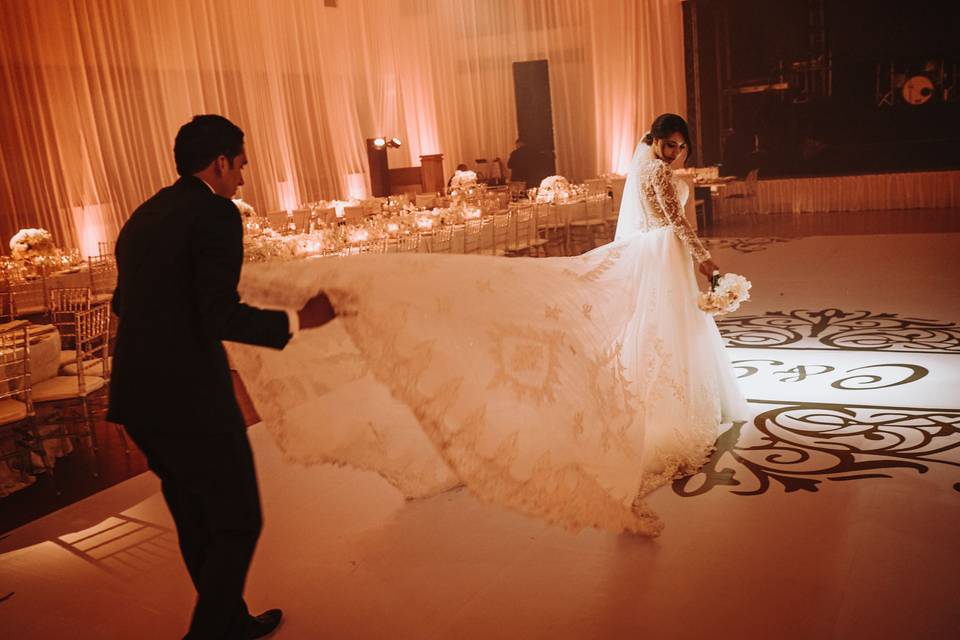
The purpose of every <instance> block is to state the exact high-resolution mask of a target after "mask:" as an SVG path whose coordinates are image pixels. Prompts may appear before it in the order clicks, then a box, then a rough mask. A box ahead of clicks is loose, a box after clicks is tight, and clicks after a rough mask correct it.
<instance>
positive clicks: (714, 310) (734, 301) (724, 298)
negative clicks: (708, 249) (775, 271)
mask: <svg viewBox="0 0 960 640" xmlns="http://www.w3.org/2000/svg"><path fill="white" fill-rule="evenodd" d="M752 286H753V285H752V284H751V283H750V281H749V280H747V279H746V278H744V277H743V276H741V275H739V274H736V273H727V274H724V275H723V276H722V277H721V276H720V273H719V272H714V274H713V278H712V281H711V284H710V290H709V291H705V292H703V293H701V294H700V299H699V300H698V302H697V304H698V306H699V307H700V310H701V311H703V312H705V313H709V314H710V315H712V316H719V315H723V314H725V313H730V312H732V311H736V310H737V309H739V308H740V304H741V303H743V302H745V301H747V300H749V299H750V287H752Z"/></svg>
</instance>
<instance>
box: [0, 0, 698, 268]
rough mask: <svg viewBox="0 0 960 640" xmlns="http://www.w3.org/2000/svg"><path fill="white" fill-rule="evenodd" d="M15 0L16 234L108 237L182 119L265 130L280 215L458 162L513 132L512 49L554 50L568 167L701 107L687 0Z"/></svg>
mask: <svg viewBox="0 0 960 640" xmlns="http://www.w3.org/2000/svg"><path fill="white" fill-rule="evenodd" d="M337 5H338V6H337V7H325V6H324V3H323V2H319V1H317V0H167V1H165V2H162V3H161V2H141V1H140V0H0V8H2V11H0V33H2V34H3V37H2V38H0V104H3V105H4V108H3V109H2V115H0V241H2V243H3V250H4V251H5V252H6V251H8V248H7V247H6V244H7V242H6V241H7V240H9V238H10V236H11V235H13V234H14V233H15V232H16V231H17V230H18V229H20V228H23V227H30V226H42V227H44V228H47V229H49V230H50V231H51V232H52V233H53V234H54V237H55V239H56V241H57V242H58V244H60V245H61V246H64V247H78V248H80V249H81V250H82V251H84V252H85V253H95V252H96V243H97V241H99V240H107V239H112V238H113V237H115V235H116V233H117V231H118V230H119V228H120V226H121V225H122V223H123V221H124V220H125V219H126V218H127V217H128V216H129V214H130V213H131V212H132V210H133V209H134V208H135V207H136V205H137V204H138V203H139V202H141V201H142V200H143V199H145V198H146V197H148V196H150V195H151V194H152V193H154V192H155V191H156V190H157V189H159V188H160V187H162V186H164V185H166V184H169V183H170V182H172V181H173V180H174V179H175V178H176V174H175V169H174V163H173V158H172V148H173V137H174V135H175V134H176V131H177V129H178V127H179V126H180V125H181V124H183V123H184V122H186V121H188V120H189V119H190V118H191V117H192V116H193V115H194V114H198V113H220V114H223V115H225V116H227V117H228V118H230V119H231V120H233V121H234V122H236V123H237V124H238V125H240V126H241V127H242V128H243V129H244V130H245V132H246V134H247V151H248V155H249V158H250V166H249V168H248V170H247V172H246V181H247V184H246V186H244V187H243V193H242V195H243V197H244V199H246V200H248V201H250V202H251V203H252V204H253V205H254V206H255V207H256V208H257V209H258V210H259V211H261V212H263V213H267V212H269V211H277V210H283V209H290V208H294V207H296V206H297V205H298V204H299V203H302V202H309V201H314V200H319V199H332V198H345V197H349V196H360V195H363V193H364V192H365V190H366V189H368V188H369V177H368V168H367V161H366V151H365V140H366V138H369V137H375V136H377V135H388V136H397V137H399V138H400V139H401V140H402V141H403V143H404V145H403V147H402V148H401V149H400V150H398V151H391V157H390V162H391V166H410V165H417V164H419V156H420V155H421V154H428V153H443V154H444V158H445V167H446V169H447V171H448V172H449V171H451V170H452V168H453V167H454V166H456V164H457V163H459V162H467V163H470V162H472V161H473V159H475V158H495V157H498V156H499V157H501V158H503V159H504V160H506V156H507V155H508V154H509V153H510V151H511V150H512V149H513V146H514V140H515V138H516V136H517V131H516V111H515V109H516V106H515V104H514V94H513V76H512V63H513V62H516V61H523V60H536V59H546V60H548V61H549V68H550V84H551V92H552V109H553V117H554V137H555V145H556V153H557V170H558V172H559V173H561V174H563V175H566V176H567V177H569V178H571V179H577V180H579V179H584V178H588V177H591V176H594V175H597V174H600V173H604V172H607V171H622V170H623V169H624V168H625V167H626V164H627V162H628V161H629V159H630V155H631V153H632V150H633V147H634V145H635V144H636V141H637V139H638V138H639V136H640V135H641V134H642V132H643V131H644V128H645V127H646V125H647V124H648V123H649V122H650V121H651V120H652V119H653V118H654V117H655V116H656V114H657V113H659V112H662V111H673V112H676V113H681V114H682V113H684V111H685V109H684V106H683V105H684V85H683V51H682V17H681V8H680V3H679V0H398V1H395V2H394V1H388V0H339V2H338V3H337Z"/></svg>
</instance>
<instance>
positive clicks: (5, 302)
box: [0, 291, 14, 322]
mask: <svg viewBox="0 0 960 640" xmlns="http://www.w3.org/2000/svg"><path fill="white" fill-rule="evenodd" d="M13 316H14V313H13V296H12V295H11V294H10V292H9V291H0V322H10V321H11V320H13Z"/></svg>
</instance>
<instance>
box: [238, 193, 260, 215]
mask: <svg viewBox="0 0 960 640" xmlns="http://www.w3.org/2000/svg"><path fill="white" fill-rule="evenodd" d="M233 204H235V205H237V209H239V210H240V217H241V218H253V217H254V216H256V215H257V212H256V210H255V209H254V208H253V205H252V204H250V203H249V202H244V200H243V198H234V199H233Z"/></svg>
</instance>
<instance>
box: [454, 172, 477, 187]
mask: <svg viewBox="0 0 960 640" xmlns="http://www.w3.org/2000/svg"><path fill="white" fill-rule="evenodd" d="M476 185H477V174H476V172H474V171H461V170H460V169H457V172H456V173H454V174H453V178H451V179H450V188H451V189H459V190H463V189H467V188H469V187H475V186H476Z"/></svg>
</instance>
